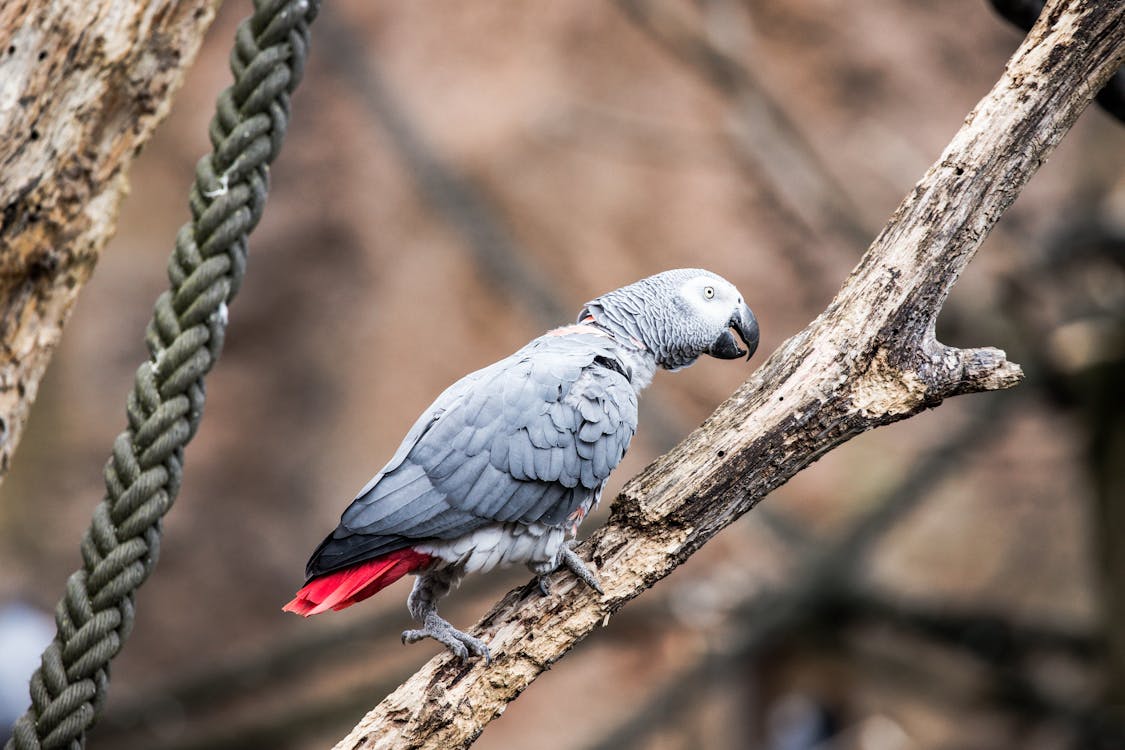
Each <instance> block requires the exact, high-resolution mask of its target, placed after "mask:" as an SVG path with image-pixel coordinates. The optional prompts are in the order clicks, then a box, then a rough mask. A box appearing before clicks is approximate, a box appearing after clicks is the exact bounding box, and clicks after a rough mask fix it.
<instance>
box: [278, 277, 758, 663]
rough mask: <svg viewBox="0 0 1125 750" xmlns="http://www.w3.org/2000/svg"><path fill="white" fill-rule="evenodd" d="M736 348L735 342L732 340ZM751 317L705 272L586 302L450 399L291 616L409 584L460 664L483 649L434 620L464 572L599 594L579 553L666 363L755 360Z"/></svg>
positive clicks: (447, 395) (409, 443)
mask: <svg viewBox="0 0 1125 750" xmlns="http://www.w3.org/2000/svg"><path fill="white" fill-rule="evenodd" d="M735 334H737V335H738V337H739V338H740V339H741V340H742V344H743V345H744V346H745V349H744V348H742V347H741V346H739V344H738V342H737V341H736V340H735V338H734V335H735ZM758 339H759V330H758V320H757V318H755V316H754V313H753V312H752V311H751V310H750V308H749V307H748V306H747V304H746V303H745V302H744V301H743V298H742V295H741V293H740V292H739V291H738V289H737V288H735V286H734V285H733V284H731V283H730V282H729V281H727V280H725V279H724V278H722V277H721V276H719V275H717V274H714V273H712V272H710V271H706V270H702V269H694V268H686V269H673V270H670V271H664V272H662V273H658V274H656V275H654V276H650V277H648V278H644V279H641V280H640V281H637V282H635V283H632V284H629V285H628V286H624V287H621V288H619V289H616V290H614V291H611V292H608V293H606V294H603V295H601V296H600V297H597V298H595V299H593V300H591V301H590V302H587V303H586V304H585V306H583V307H582V309H581V312H580V313H579V314H578V318H577V322H576V323H575V324H573V325H566V326H563V327H560V328H556V329H554V330H551V331H548V332H547V333H545V334H544V335H542V336H540V337H538V338H536V339H533V340H532V341H531V342H530V343H528V344H527V345H526V346H524V347H523V348H522V349H520V350H518V351H517V352H515V353H514V354H512V355H511V356H509V357H507V358H505V359H501V360H500V361H499V362H496V363H494V364H492V365H489V366H487V367H485V368H483V369H480V370H477V371H476V372H473V373H470V374H469V375H466V376H465V377H463V378H462V379H460V380H458V381H457V382H456V383H454V384H453V385H451V386H450V387H449V388H447V389H446V390H445V391H444V392H443V393H442V394H441V395H440V396H438V398H437V400H435V401H434V402H433V404H432V405H430V407H429V408H428V409H426V410H425V411H424V412H423V413H422V415H421V416H420V417H419V418H418V420H417V421H416V422H415V423H414V425H413V427H411V429H410V431H409V432H408V433H407V435H406V437H405V439H404V440H403V441H402V444H401V445H400V446H399V447H398V449H397V450H396V451H395V453H394V455H393V456H392V457H391V459H390V461H388V462H387V464H386V465H385V466H384V467H383V468H382V469H381V470H380V471H379V473H378V474H376V475H375V476H374V477H373V478H372V479H371V481H369V482H368V483H367V484H366V485H365V486H364V487H363V488H362V489H361V490H360V491H359V494H358V495H356V497H355V499H354V500H353V501H352V502H351V504H350V505H348V507H347V508H346V509H345V510H344V512H343V514H342V515H341V517H340V523H339V525H338V526H337V527H336V528H335V530H333V531H332V533H330V534H329V535H328V536H327V537H326V538H325V539H324V541H322V542H321V543H320V545H319V546H318V547H317V548H316V549H315V550H314V551H313V553H312V556H311V557H310V558H309V561H308V565H307V567H306V569H305V577H306V582H305V584H304V586H303V587H302V588H301V589H300V590H299V591H297V593H296V595H295V597H294V598H293V600H292V601H290V602H289V603H288V604H286V605H285V606H284V607H283V608H282V609H283V610H284V611H287V612H293V613H296V614H299V615H303V616H305V617H308V616H310V615H315V614H319V613H322V612H326V611H328V610H330V609H331V610H341V609H344V608H345V607H350V606H351V605H353V604H355V603H357V602H360V601H363V600H364V599H367V598H368V597H370V596H372V595H374V594H376V593H377V592H379V591H380V590H382V589H383V588H385V587H387V586H389V585H390V584H392V583H394V582H395V581H397V580H398V579H399V578H402V577H403V576H405V575H407V574H413V575H414V576H415V582H414V587H413V589H412V590H411V592H410V595H409V597H408V599H407V609H408V610H409V612H410V615H411V617H412V618H413V619H414V620H415V621H417V623H418V624H419V625H420V627H419V628H417V629H413V630H407V631H405V632H403V633H402V642H403V643H404V644H406V643H416V642H418V641H421V640H423V639H425V638H432V639H434V640H436V641H438V642H439V643H441V644H443V645H444V646H445V647H446V648H448V649H449V650H450V651H452V652H453V654H454V655H456V656H457V657H458V658H459V659H460V660H461V661H463V662H464V661H467V660H468V659H469V658H471V657H474V656H475V657H482V658H484V660H485V662H486V663H488V662H489V661H490V660H491V655H490V653H489V650H488V646H487V645H486V644H485V643H484V642H483V641H482V640H481V639H479V638H476V637H474V636H471V635H469V634H467V633H464V632H461V631H459V630H457V629H456V628H455V627H454V626H453V625H452V624H451V623H450V622H448V621H447V620H445V619H444V618H442V617H441V616H439V615H438V611H437V605H438V602H439V600H440V599H441V598H442V597H444V596H445V595H446V594H448V593H449V592H450V590H451V589H453V588H454V587H455V586H457V585H459V584H460V582H461V580H462V579H463V577H464V576H465V575H467V574H470V573H473V574H475V573H484V572H487V571H489V570H491V569H493V568H495V567H496V566H498V565H503V566H509V565H519V564H523V565H526V566H527V567H528V568H529V569H530V570H531V572H532V573H533V574H535V575H536V576H537V577H538V583H539V589H540V591H541V592H542V594H543V595H544V596H546V595H549V593H550V590H549V587H548V583H547V576H548V575H550V574H551V573H553V572H554V571H556V570H558V569H560V568H565V569H566V570H569V571H570V572H571V573H573V574H574V575H575V576H576V577H577V578H578V579H580V580H581V581H582V582H584V583H585V584H586V585H587V586H589V587H590V588H591V589H593V590H594V591H596V592H598V593H599V594H602V593H603V592H602V587H601V584H600V582H599V580H598V578H597V576H595V574H594V572H593V571H591V570H590V568H589V567H588V566H587V564H586V563H585V562H584V561H583V560H582V558H581V557H579V555H578V554H577V553H576V552H575V551H574V549H573V548H574V546H575V544H576V537H577V531H578V526H579V524H580V523H581V522H582V520H583V519H584V518H585V517H586V515H587V514H588V513H589V512H590V511H591V509H592V508H594V507H596V506H597V504H598V502H599V500H600V499H601V493H602V488H603V487H604V486H605V483H606V480H607V479H608V477H609V475H610V473H611V472H612V471H613V470H614V469H615V468H616V467H617V465H618V464H619V463H620V462H621V459H622V457H623V456H624V455H625V452H626V450H628V448H629V443H630V441H631V440H632V439H633V434H634V433H635V432H636V429H637V397H638V395H639V394H640V392H641V391H642V390H643V389H644V388H645V387H646V386H647V385H648V384H649V383H650V382H651V380H652V378H653V375H654V374H655V372H656V370H657V369H658V368H660V369H664V370H669V371H675V370H680V369H683V368H685V367H687V366H688V365H691V364H693V363H694V362H695V361H696V360H697V359H698V358H699V357H700V356H701V355H703V354H707V355H710V356H711V357H715V358H718V359H737V358H740V357H742V356H743V355H746V357H747V359H749V358H750V357H751V356H753V354H754V351H755V350H756V349H757V346H758Z"/></svg>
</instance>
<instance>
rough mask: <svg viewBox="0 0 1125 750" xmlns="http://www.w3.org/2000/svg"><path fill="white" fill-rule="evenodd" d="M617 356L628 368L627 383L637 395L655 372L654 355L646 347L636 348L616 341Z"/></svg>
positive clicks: (646, 385) (649, 381)
mask: <svg viewBox="0 0 1125 750" xmlns="http://www.w3.org/2000/svg"><path fill="white" fill-rule="evenodd" d="M617 358H618V359H619V360H621V363H622V364H624V365H625V366H626V367H627V368H628V372H629V384H630V385H632V386H633V390H634V391H636V392H637V395H638V396H639V395H640V393H641V391H643V390H644V389H645V388H646V387H648V384H649V383H651V382H652V376H653V375H654V374H655V373H656V357H655V356H654V355H653V353H652V352H650V351H649V350H648V349H644V348H641V349H637V348H634V347H632V346H628V345H621V343H620V342H618V347H617Z"/></svg>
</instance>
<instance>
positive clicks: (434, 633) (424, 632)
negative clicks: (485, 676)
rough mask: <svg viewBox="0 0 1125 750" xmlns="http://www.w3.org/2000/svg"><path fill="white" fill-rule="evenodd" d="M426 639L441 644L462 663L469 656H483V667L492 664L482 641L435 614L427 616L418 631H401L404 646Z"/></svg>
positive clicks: (490, 655)
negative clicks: (431, 639)
mask: <svg viewBox="0 0 1125 750" xmlns="http://www.w3.org/2000/svg"><path fill="white" fill-rule="evenodd" d="M426 638H433V639H434V640H435V641H437V642H438V643H441V644H442V645H444V646H445V647H446V648H448V649H449V650H450V651H452V652H453V655H454V656H456V657H457V658H458V659H460V660H461V661H463V662H464V661H468V660H469V657H470V656H483V657H484V663H485V665H488V664H491V663H492V654H490V653H489V651H488V646H486V645H485V643H484V641H482V640H481V639H480V638H474V637H473V636H471V635H469V634H468V633H462V632H461V631H460V630H458V629H457V628H455V627H453V626H452V625H450V624H449V622H448V621H447V620H445V619H443V618H441V617H438V616H437V614H430V615H427V617H426V620H425V622H424V623H423V627H421V628H419V629H418V630H404V631H402V642H403V644H404V645H405V644H407V643H417V642H418V641H421V640H424V639H426Z"/></svg>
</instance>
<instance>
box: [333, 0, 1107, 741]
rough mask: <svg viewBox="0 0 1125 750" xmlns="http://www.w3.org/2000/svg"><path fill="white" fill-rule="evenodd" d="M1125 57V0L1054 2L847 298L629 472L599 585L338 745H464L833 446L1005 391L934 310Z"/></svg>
mask: <svg viewBox="0 0 1125 750" xmlns="http://www.w3.org/2000/svg"><path fill="white" fill-rule="evenodd" d="M1123 59H1125V4H1122V3H1120V2H1119V0H1101V1H1100V2H1098V1H1096V0H1069V1H1060V2H1052V3H1050V4H1049V5H1048V6H1047V8H1046V10H1045V11H1044V13H1043V15H1042V17H1041V18H1040V20H1039V22H1038V24H1037V25H1036V26H1035V28H1034V29H1032V31H1031V33H1030V34H1029V35H1028V38H1027V39H1026V40H1025V41H1024V43H1023V44H1022V45H1021V46H1020V48H1019V49H1018V50H1017V51H1016V53H1015V55H1014V56H1013V57H1012V59H1011V60H1010V61H1009V63H1008V66H1007V69H1006V71H1005V73H1004V75H1003V76H1002V77H1001V79H1000V81H999V82H998V83H997V84H996V86H995V87H994V88H993V89H992V91H991V92H990V93H989V94H988V95H987V96H986V97H985V98H984V99H983V100H981V102H980V103H979V104H978V105H977V107H976V109H974V110H973V111H972V112H971V113H970V114H969V116H968V117H967V118H966V120H965V124H964V126H963V127H962V128H961V130H960V132H959V133H957V135H956V136H955V137H954V139H953V141H952V142H951V143H950V144H949V146H948V147H947V148H946V150H945V153H943V154H942V155H941V157H940V158H939V159H938V161H937V162H936V163H935V164H934V165H933V166H932V167H931V168H930V170H929V171H928V172H927V173H926V175H925V176H924V177H923V178H922V180H921V181H920V182H919V183H918V185H917V186H916V187H915V188H914V190H913V191H912V192H911V193H910V195H908V196H907V197H906V199H905V200H904V201H903V202H902V204H901V205H900V206H899V208H898V210H897V211H896V212H895V214H894V216H893V217H892V218H891V220H890V222H889V223H888V224H887V225H886V226H885V227H884V229H883V231H882V232H881V233H880V234H879V236H878V237H877V238H876V240H875V242H874V243H873V244H872V245H871V247H870V249H869V250H868V251H867V253H866V254H865V255H864V257H863V258H862V260H861V261H860V263H859V265H858V266H857V267H856V269H855V270H854V271H853V272H852V275H851V277H850V278H849V279H848V281H847V282H846V283H845V285H844V287H843V288H842V289H841V291H840V293H839V294H838V295H837V297H836V299H835V300H833V302H832V303H831V305H829V307H828V309H827V310H825V311H824V312H823V313H822V314H821V315H820V317H818V318H817V319H816V320H815V321H813V322H812V324H810V325H809V327H808V328H806V329H805V330H804V331H802V332H800V333H798V334H797V335H796V336H794V337H792V338H791V339H789V340H788V341H787V342H785V343H784V344H783V345H782V346H781V347H780V348H779V349H778V350H777V351H776V352H774V354H773V355H772V356H771V357H770V358H769V360H768V361H766V363H765V364H764V365H762V367H761V368H760V369H759V370H758V371H757V372H756V373H755V374H754V375H753V376H751V378H750V379H749V380H748V381H747V382H746V383H745V384H743V386H742V387H740V388H739V389H738V391H737V392H736V393H735V394H734V395H733V396H732V397H731V398H730V399H728V400H727V401H726V402H725V403H724V404H722V405H721V406H720V407H719V408H718V410H717V411H716V412H715V413H714V414H713V415H712V416H711V418H710V419H708V420H707V422H705V423H704V424H703V426H702V427H700V428H699V429H698V430H696V431H695V432H694V433H692V434H691V435H690V436H689V437H688V438H687V439H686V440H685V441H684V442H683V443H681V444H680V445H679V446H678V447H677V448H675V449H674V450H673V451H671V452H670V453H668V454H667V455H665V456H664V457H662V458H661V459H659V460H657V461H656V462H655V463H653V464H652V465H651V466H649V467H648V468H646V469H645V470H644V471H643V472H641V474H640V475H639V476H637V477H636V478H634V479H633V480H632V481H630V482H629V484H628V485H626V487H625V489H624V490H622V492H621V495H620V496H619V497H618V498H617V500H616V501H615V502H614V506H613V510H612V514H611V516H610V519H609V521H608V523H607V524H606V526H605V527H604V528H603V529H601V530H599V531H598V532H597V533H595V534H594V535H593V536H592V537H591V538H590V539H589V540H588V541H587V542H586V543H585V544H584V545H582V546H581V547H580V548H579V553H580V554H581V555H582V557H584V558H585V559H587V560H593V561H594V563H595V564H596V566H597V569H598V573H599V576H600V578H601V581H602V585H603V587H604V588H605V592H606V593H605V595H604V596H598V595H596V594H595V593H593V592H592V591H590V590H589V589H587V588H585V587H584V586H583V585H581V584H579V583H577V582H576V581H575V580H574V578H573V576H568V575H564V574H558V575H557V576H556V580H555V581H553V585H552V587H551V589H552V594H551V596H549V597H543V596H541V595H540V594H539V593H538V592H537V589H536V587H535V586H534V585H531V584H529V585H527V586H525V587H523V588H522V589H517V590H515V591H513V592H511V593H509V594H508V595H507V596H506V597H505V598H504V599H503V600H502V601H501V602H500V603H499V604H498V605H497V606H496V607H495V608H494V609H493V610H492V612H490V613H489V614H488V615H487V616H486V617H485V618H484V619H483V620H482V621H481V623H480V624H479V625H478V626H477V627H476V629H475V634H476V635H478V636H480V637H482V638H484V639H485V640H486V641H487V642H488V644H489V647H490V648H491V651H492V656H493V661H492V664H491V666H484V665H483V664H479V663H477V662H475V661H474V662H470V663H468V664H461V663H460V662H459V661H457V660H456V659H455V658H453V657H451V656H450V655H448V654H443V655H440V656H437V657H435V658H434V659H432V660H431V661H430V662H429V663H427V664H426V665H425V666H423V667H422V669H421V670H419V671H418V672H417V673H416V674H415V675H414V676H413V677H412V678H410V679H409V680H408V681H407V682H406V683H404V684H403V685H402V686H401V687H399V688H398V689H397V690H396V691H395V692H394V693H392V694H391V695H390V696H388V697H387V698H386V699H385V700H384V701H383V702H382V703H380V704H379V705H378V706H376V707H375V708H374V709H373V710H372V711H371V712H370V713H369V714H368V715H367V716H366V717H364V718H363V720H362V721H361V722H360V723H359V725H358V726H356V728H355V729H354V730H353V731H352V732H351V734H349V735H348V736H347V737H346V738H345V739H343V740H342V741H341V742H340V743H339V744H338V745H337V746H336V748H337V750H356V749H358V748H374V747H378V748H390V747H410V748H422V747H425V748H459V747H466V746H468V745H470V744H471V743H472V742H473V740H474V739H475V738H476V737H477V736H478V735H479V734H480V732H481V731H482V730H483V728H484V726H485V725H486V724H487V723H488V722H490V721H492V720H493V719H495V718H496V717H498V716H499V715H500V714H501V713H503V711H504V709H505V707H506V706H507V704H508V703H509V702H511V701H512V700H514V699H515V698H516V697H517V696H518V695H519V694H520V693H521V692H522V691H523V690H524V689H525V688H526V687H527V686H528V685H529V684H530V683H531V682H532V681H533V680H534V679H535V678H536V677H537V676H538V675H539V674H541V673H542V672H543V671H544V670H546V669H548V668H549V667H550V666H551V664H553V663H554V662H556V661H557V660H558V659H560V658H562V656H563V655H565V654H566V652H567V651H568V650H570V648H572V647H573V646H574V644H575V643H577V642H578V641H579V640H581V639H582V638H584V637H586V636H587V635H589V634H590V633H591V632H592V631H593V630H594V629H596V628H597V627H599V626H601V625H604V624H605V623H607V622H608V620H609V618H610V616H611V615H612V614H613V613H615V612H617V611H618V610H619V609H621V607H623V606H624V605H625V604H626V603H627V602H628V601H629V600H630V599H632V598H634V597H636V596H637V595H639V594H640V593H642V592H643V591H644V590H646V589H647V588H649V587H651V586H652V585H653V584H654V583H655V582H656V581H658V580H660V579H661V578H663V577H664V576H666V575H668V574H669V573H670V572H671V571H672V570H674V569H675V568H676V567H677V566H678V565H679V564H680V563H682V562H683V561H684V560H685V559H686V558H687V557H688V556H690V555H691V554H692V553H693V552H695V551H696V550H697V549H699V547H700V546H702V545H703V544H704V543H705V542H706V541H707V540H708V539H710V538H711V537H712V536H714V535H715V534H716V533H717V532H718V531H719V530H721V529H722V528H724V527H725V526H727V525H729V524H730V523H731V522H733V521H734V520H735V519H737V518H738V517H739V516H741V515H742V514H743V513H745V512H746V511H748V510H750V509H751V508H752V507H753V506H754V505H755V504H757V502H758V501H759V500H761V498H762V497H764V496H765V495H766V494H767V493H768V492H770V491H771V490H773V489H774V488H776V487H778V486H779V485H781V484H782V483H784V482H785V481H786V480H788V479H789V478H790V477H792V476H793V475H794V474H796V473H797V472H798V471H800V470H801V469H803V468H804V467H806V466H808V465H809V464H811V463H812V462H814V461H815V460H816V459H817V458H819V457H820V456H822V455H824V454H825V453H826V452H828V451H829V450H831V449H832V448H834V447H835V446H837V445H840V444H841V443H843V442H845V441H846V440H848V439H850V438H851V437H854V436H855V435H858V434H860V433H862V432H865V431H867V430H869V429H872V428H874V427H878V426H880V425H884V424H889V423H891V422H895V421H898V420H900V419H905V418H907V417H909V416H912V415H914V414H917V413H918V412H920V411H923V410H924V409H927V408H931V407H934V406H937V405H938V404H939V403H941V401H942V400H943V399H944V398H946V397H949V396H954V395H958V394H962V393H971V392H975V391H984V390H992V389H998V388H1007V387H1009V386H1012V385H1015V384H1016V383H1017V382H1018V381H1019V380H1020V378H1021V371H1020V369H1019V367H1018V366H1016V365H1014V364H1012V363H1010V362H1008V361H1007V360H1006V359H1005V357H1004V353H1003V352H1001V351H998V350H996V349H987V348H986V349H970V350H959V349H954V348H951V347H948V346H945V345H943V344H941V343H939V342H938V341H937V340H936V339H935V337H934V321H935V320H936V318H937V316H938V314H939V312H940V311H941V307H942V304H943V303H944V301H945V299H946V296H947V295H948V293H949V290H950V288H951V287H952V286H953V284H954V282H955V281H956V279H957V277H958V275H959V274H960V273H961V271H962V270H963V269H964V267H965V265H966V264H967V263H968V262H969V260H970V259H971V258H972V256H973V254H974V253H975V252H976V250H977V248H978V247H979V246H980V244H981V242H982V241H983V239H984V237H985V236H986V235H987V234H988V232H989V230H990V229H991V228H992V226H993V225H994V224H995V222H996V220H997V219H998V218H999V217H1000V215H1001V214H1002V213H1003V211H1004V210H1005V209H1006V208H1007V207H1008V206H1009V205H1010V204H1011V203H1012V201H1013V200H1015V198H1016V196H1017V195H1018V194H1019V192H1020V190H1021V188H1022V187H1023V185H1024V184H1025V183H1026V182H1027V180H1028V179H1029V178H1030V176H1031V175H1032V174H1033V173H1034V172H1035V170H1036V169H1037V168H1038V166H1039V165H1040V164H1041V163H1042V162H1043V161H1044V160H1045V159H1046V158H1047V155H1048V154H1049V153H1050V152H1051V150H1052V149H1053V148H1054V146H1055V145H1056V144H1057V143H1058V142H1059V140H1060V139H1061V138H1062V136H1063V135H1064V134H1065V133H1066V132H1067V130H1068V129H1069V128H1070V126H1071V125H1072V124H1073V123H1074V121H1075V119H1076V118H1077V117H1078V115H1079V113H1080V112H1081V111H1082V110H1083V109H1084V108H1085V106H1086V105H1087V104H1088V103H1089V101H1090V100H1091V99H1092V98H1093V96H1094V94H1095V93H1096V92H1097V90H1098V89H1099V88H1100V86H1101V85H1102V84H1104V83H1105V81H1106V80H1108V78H1109V77H1110V75H1112V74H1113V73H1114V72H1115V71H1116V70H1117V69H1118V67H1119V66H1120V65H1121V63H1122V60H1123Z"/></svg>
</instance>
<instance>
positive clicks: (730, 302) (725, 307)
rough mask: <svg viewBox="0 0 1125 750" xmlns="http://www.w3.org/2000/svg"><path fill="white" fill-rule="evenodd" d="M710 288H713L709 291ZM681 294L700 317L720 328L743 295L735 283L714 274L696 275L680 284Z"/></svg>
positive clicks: (727, 320)
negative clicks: (711, 291)
mask: <svg viewBox="0 0 1125 750" xmlns="http://www.w3.org/2000/svg"><path fill="white" fill-rule="evenodd" d="M708 290H713V293H709V291H708ZM680 296H681V297H682V298H683V299H684V300H686V301H687V303H688V304H689V305H691V308H692V310H693V311H695V314H696V315H698V316H699V317H700V319H702V320H704V321H706V322H707V323H708V324H710V325H714V326H715V327H718V328H725V327H726V324H727V323H728V322H729V321H730V316H731V312H732V311H734V310H735V308H736V307H737V306H738V304H739V300H740V299H741V295H739V293H738V290H737V289H736V288H735V287H734V285H733V284H731V283H730V282H728V281H726V280H725V279H720V278H716V277H714V276H696V277H694V278H691V279H688V280H687V281H685V282H684V283H683V284H682V285H681V286H680Z"/></svg>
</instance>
